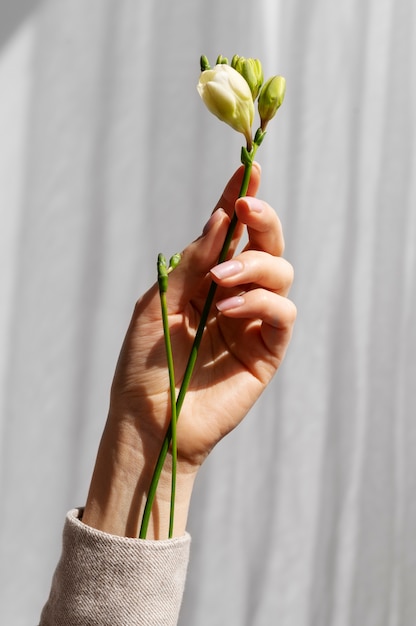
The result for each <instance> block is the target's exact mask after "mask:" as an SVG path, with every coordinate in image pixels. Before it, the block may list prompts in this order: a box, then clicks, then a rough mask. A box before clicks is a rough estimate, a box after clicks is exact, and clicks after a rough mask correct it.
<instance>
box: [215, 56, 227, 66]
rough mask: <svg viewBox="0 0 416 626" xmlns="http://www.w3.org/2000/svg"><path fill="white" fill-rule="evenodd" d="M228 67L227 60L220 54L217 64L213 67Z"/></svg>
mask: <svg viewBox="0 0 416 626" xmlns="http://www.w3.org/2000/svg"><path fill="white" fill-rule="evenodd" d="M221 64H224V65H228V59H227V57H223V56H222V54H220V55H219V57H217V62H216V64H215V65H221Z"/></svg>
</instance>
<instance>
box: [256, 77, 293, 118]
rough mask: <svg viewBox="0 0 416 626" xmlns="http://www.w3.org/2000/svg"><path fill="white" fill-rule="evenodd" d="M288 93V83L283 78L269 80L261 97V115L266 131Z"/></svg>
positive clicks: (259, 103) (259, 104) (263, 88)
mask: <svg viewBox="0 0 416 626" xmlns="http://www.w3.org/2000/svg"><path fill="white" fill-rule="evenodd" d="M285 91H286V81H285V79H284V78H283V76H272V78H269V80H267V81H266V82H265V83H264V85H263V87H262V89H261V91H260V95H259V102H258V107H259V115H260V120H261V128H262V129H263V130H264V129H265V128H266V126H267V124H268V122H270V120H271V119H272V118H273V117H274V116H275V115H276V113H277V109H278V108H279V107H280V105H281V104H282V102H283V99H284V97H285Z"/></svg>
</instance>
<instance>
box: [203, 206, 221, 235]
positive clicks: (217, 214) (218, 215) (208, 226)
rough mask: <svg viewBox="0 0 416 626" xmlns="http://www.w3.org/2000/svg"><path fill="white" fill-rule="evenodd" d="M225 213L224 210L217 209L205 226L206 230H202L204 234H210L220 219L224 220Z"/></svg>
mask: <svg viewBox="0 0 416 626" xmlns="http://www.w3.org/2000/svg"><path fill="white" fill-rule="evenodd" d="M224 213H225V211H224V209H217V210H216V211H214V213H213V214H212V215H211V217H210V218H209V220H208V222H207V223H206V224H205V226H204V228H203V229H202V234H203V235H206V234H207V232H209V231H210V230H211V228H212V227H213V226H214V224H216V223H217V222H218V221H219V220H220V219H222V218H223V216H224Z"/></svg>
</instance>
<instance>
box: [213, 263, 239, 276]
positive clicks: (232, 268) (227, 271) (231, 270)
mask: <svg viewBox="0 0 416 626" xmlns="http://www.w3.org/2000/svg"><path fill="white" fill-rule="evenodd" d="M242 271H243V264H242V263H241V262H240V261H236V260H235V259H232V260H231V261H225V263H221V264H220V265H217V266H216V267H213V268H212V270H211V274H214V276H215V277H216V278H219V279H223V278H230V276H235V275H236V274H240V272H242Z"/></svg>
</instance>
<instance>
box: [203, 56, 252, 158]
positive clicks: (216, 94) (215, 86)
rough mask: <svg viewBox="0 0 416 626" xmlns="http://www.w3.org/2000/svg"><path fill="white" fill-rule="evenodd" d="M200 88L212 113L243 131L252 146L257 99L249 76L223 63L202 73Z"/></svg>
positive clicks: (249, 146) (237, 129)
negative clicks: (248, 79) (251, 87)
mask: <svg viewBox="0 0 416 626" xmlns="http://www.w3.org/2000/svg"><path fill="white" fill-rule="evenodd" d="M197 88H198V92H199V95H200V96H201V98H202V100H203V101H204V103H205V105H206V107H207V108H208V109H209V110H210V111H211V113H213V114H214V115H216V116H217V117H218V118H219V119H220V120H221V121H223V122H225V123H226V124H228V125H229V126H231V127H232V128H234V130H236V131H238V132H239V133H242V134H243V135H244V137H245V138H246V140H247V146H248V148H249V149H250V148H251V143H252V137H251V126H252V124H253V119H254V103H253V97H252V95H251V91H250V87H249V85H248V83H247V81H246V80H245V78H243V76H241V74H239V73H238V72H237V70H235V69H234V68H232V67H231V66H230V65H226V64H219V65H216V66H215V67H214V68H212V69H209V70H205V71H203V72H202V73H201V76H200V78H199V83H198V87H197Z"/></svg>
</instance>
